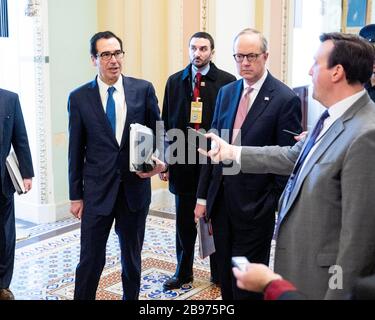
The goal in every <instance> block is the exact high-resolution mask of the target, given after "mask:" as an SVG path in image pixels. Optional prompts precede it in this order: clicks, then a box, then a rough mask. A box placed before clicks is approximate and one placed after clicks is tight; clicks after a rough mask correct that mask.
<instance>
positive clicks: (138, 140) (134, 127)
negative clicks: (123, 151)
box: [129, 123, 155, 172]
mask: <svg viewBox="0 0 375 320" xmlns="http://www.w3.org/2000/svg"><path fill="white" fill-rule="evenodd" d="M129 144H130V145H129V149H130V153H129V157H130V159H129V166H130V167H129V170H130V171H132V172H150V171H152V170H153V169H154V167H155V162H154V161H153V160H152V155H153V152H154V134H153V132H152V130H151V129H150V128H148V127H146V126H143V125H141V124H139V123H133V124H131V125H130V137H129Z"/></svg>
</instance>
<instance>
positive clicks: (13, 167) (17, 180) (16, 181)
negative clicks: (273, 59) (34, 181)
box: [5, 150, 26, 194]
mask: <svg viewBox="0 0 375 320" xmlns="http://www.w3.org/2000/svg"><path fill="white" fill-rule="evenodd" d="M5 164H6V166H7V169H8V172H9V175H10V178H11V179H12V183H13V186H14V189H16V191H17V193H18V194H22V193H26V190H25V186H24V185H23V178H22V176H21V172H20V167H19V164H18V159H17V156H16V154H15V152H14V151H13V150H12V151H11V152H10V153H9V155H8V157H7V159H6V162H5Z"/></svg>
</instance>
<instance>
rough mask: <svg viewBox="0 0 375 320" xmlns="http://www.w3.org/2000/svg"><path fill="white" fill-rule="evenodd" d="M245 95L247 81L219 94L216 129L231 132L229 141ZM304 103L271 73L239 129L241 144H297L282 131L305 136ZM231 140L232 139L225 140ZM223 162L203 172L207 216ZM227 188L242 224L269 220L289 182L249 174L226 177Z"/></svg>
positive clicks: (202, 193)
mask: <svg viewBox="0 0 375 320" xmlns="http://www.w3.org/2000/svg"><path fill="white" fill-rule="evenodd" d="M242 92H243V80H242V79H241V80H238V81H236V82H232V83H230V84H228V85H226V86H224V87H223V88H222V89H221V90H220V91H219V94H218V97H217V101H216V108H215V114H214V119H213V122H212V128H213V129H217V130H218V131H219V133H221V130H222V129H230V130H229V141H231V139H232V129H233V125H234V120H235V117H236V113H237V108H238V104H239V101H240V99H241V96H242ZM301 117H302V113H301V101H300V99H299V98H298V97H297V96H296V95H295V93H294V92H293V91H292V90H291V89H290V88H288V87H287V86H286V85H285V84H283V83H282V82H280V81H279V80H277V79H275V78H274V77H273V76H272V75H271V74H268V76H267V78H266V80H265V82H264V84H263V86H262V88H261V90H260V91H259V93H258V95H257V97H256V99H255V101H254V103H253V104H252V107H251V109H250V110H249V112H248V114H247V117H246V119H245V121H244V124H243V125H242V128H241V145H243V146H266V145H281V146H285V145H293V144H294V143H295V142H296V141H295V140H294V138H293V136H292V135H290V134H288V133H285V132H283V131H282V130H283V129H288V130H291V131H294V132H302V127H301ZM226 139H228V137H227V138H226ZM222 172H223V164H222V163H221V164H215V165H210V164H208V165H205V166H204V168H203V169H202V170H201V176H200V181H199V185H198V192H197V197H198V198H202V199H207V217H210V216H211V215H212V214H214V212H213V210H212V209H213V206H214V203H215V199H216V196H217V195H218V192H219V189H220V185H221V183H222V181H223V174H222ZM224 181H225V186H226V188H225V190H226V192H230V197H231V199H232V201H231V203H232V208H234V210H235V212H236V214H238V217H239V218H238V219H236V221H237V222H238V225H239V226H241V224H243V223H245V224H246V223H249V222H251V221H254V222H255V221H256V220H259V221H263V219H264V218H266V219H267V220H269V219H271V218H272V217H270V214H269V213H270V212H274V211H275V209H276V207H277V200H278V198H279V197H280V195H281V193H282V190H283V188H284V186H285V183H286V178H285V177H281V176H276V175H273V174H245V173H242V172H240V173H238V174H236V175H229V176H228V175H227V176H225V180H224Z"/></svg>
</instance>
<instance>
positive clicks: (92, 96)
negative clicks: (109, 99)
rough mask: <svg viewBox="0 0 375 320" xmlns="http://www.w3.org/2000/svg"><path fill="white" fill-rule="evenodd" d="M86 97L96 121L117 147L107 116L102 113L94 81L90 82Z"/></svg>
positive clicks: (95, 81) (100, 101)
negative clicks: (97, 120)
mask: <svg viewBox="0 0 375 320" xmlns="http://www.w3.org/2000/svg"><path fill="white" fill-rule="evenodd" d="M87 97H88V101H90V105H91V106H92V108H93V111H94V113H96V115H97V119H99V121H100V122H101V123H102V125H103V126H104V128H105V131H106V132H107V134H108V135H109V136H110V137H111V139H112V140H113V142H115V143H116V144H117V145H118V143H117V140H116V137H115V136H114V134H113V132H112V128H111V125H110V124H109V121H108V119H107V115H106V114H105V112H104V107H103V104H102V99H101V98H100V93H99V86H98V82H97V80H96V79H95V80H94V81H92V82H91V85H90V86H89V88H88V94H87Z"/></svg>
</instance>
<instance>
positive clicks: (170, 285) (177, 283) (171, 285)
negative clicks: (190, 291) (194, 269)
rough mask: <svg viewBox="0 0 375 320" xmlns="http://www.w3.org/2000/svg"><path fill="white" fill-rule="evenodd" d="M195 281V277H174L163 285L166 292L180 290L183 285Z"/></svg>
mask: <svg viewBox="0 0 375 320" xmlns="http://www.w3.org/2000/svg"><path fill="white" fill-rule="evenodd" d="M192 281H193V276H190V277H187V278H177V277H175V276H173V277H172V278H170V279H168V280H167V281H165V282H164V283H163V288H164V290H173V289H179V288H181V286H182V285H184V284H185V283H189V282H192Z"/></svg>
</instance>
